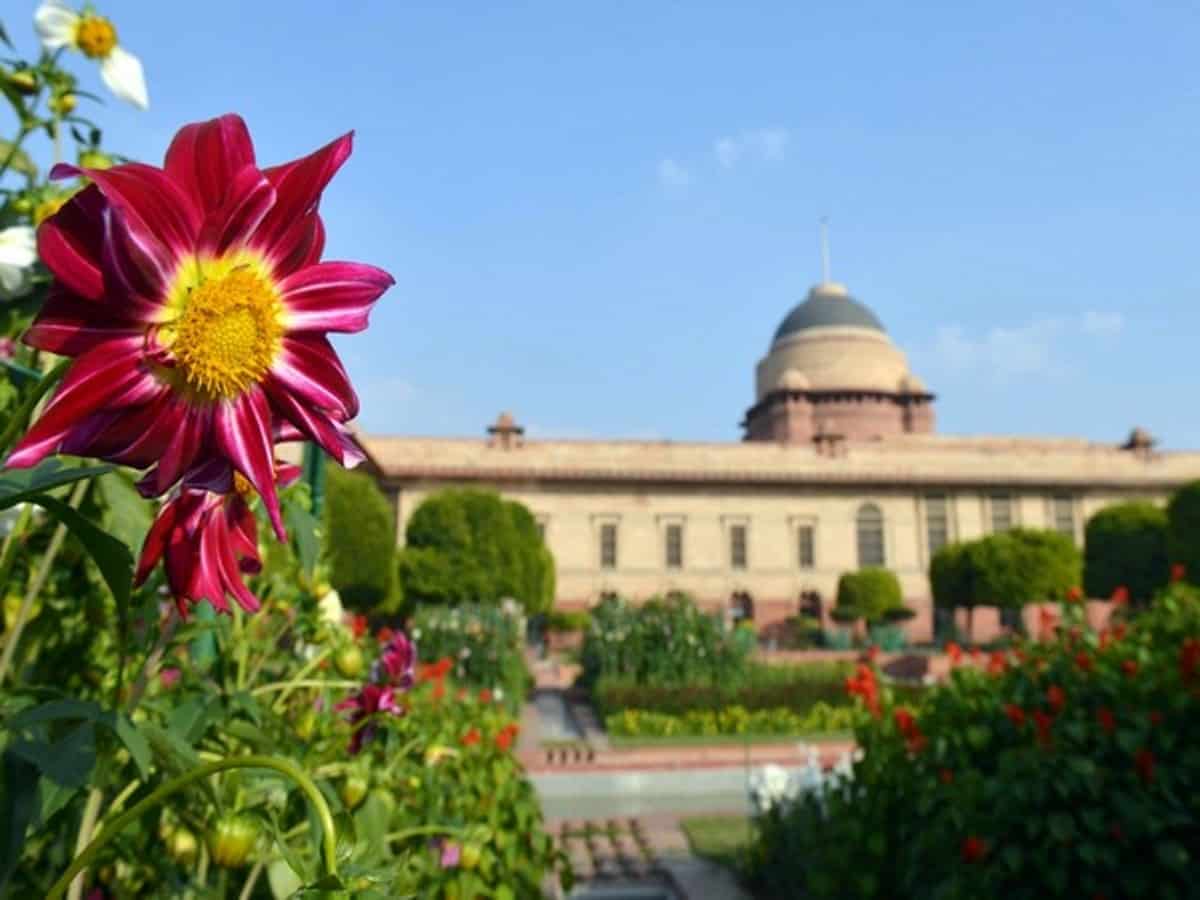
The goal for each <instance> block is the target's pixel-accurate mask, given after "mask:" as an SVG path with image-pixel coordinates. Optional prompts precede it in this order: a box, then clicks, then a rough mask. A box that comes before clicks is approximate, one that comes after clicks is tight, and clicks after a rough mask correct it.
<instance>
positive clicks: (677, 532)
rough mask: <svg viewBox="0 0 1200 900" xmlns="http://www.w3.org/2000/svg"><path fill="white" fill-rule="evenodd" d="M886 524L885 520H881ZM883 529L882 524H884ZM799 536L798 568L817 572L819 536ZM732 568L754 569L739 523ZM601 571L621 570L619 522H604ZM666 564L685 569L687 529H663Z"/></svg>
mask: <svg viewBox="0 0 1200 900" xmlns="http://www.w3.org/2000/svg"><path fill="white" fill-rule="evenodd" d="M881 522H882V519H881ZM880 527H881V529H882V524H881V526H880ZM795 533H796V565H797V566H798V567H799V568H801V569H813V568H816V565H817V553H816V534H815V528H814V526H812V525H800V526H798V527H797V528H796V530H795ZM728 534H729V567H730V568H731V569H746V568H749V565H750V553H749V549H748V540H747V527H746V526H745V525H744V524H741V523H738V524H733V525H730V526H729V532H728ZM599 539H600V554H599V555H600V568H602V569H615V568H617V559H618V545H617V525H616V523H615V522H604V523H602V524H601V525H600V531H599ZM879 540H880V546H881V547H882V541H883V533H882V530H881V531H880V536H879ZM663 564H664V565H665V566H666V567H667V568H668V569H682V568H683V567H684V552H683V525H682V524H680V523H678V522H671V523H669V524H668V525H666V526H665V527H664V528H663Z"/></svg>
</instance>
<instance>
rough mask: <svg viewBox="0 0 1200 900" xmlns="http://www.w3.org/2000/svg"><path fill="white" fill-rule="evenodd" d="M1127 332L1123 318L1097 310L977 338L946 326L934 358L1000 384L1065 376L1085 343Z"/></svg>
mask: <svg viewBox="0 0 1200 900" xmlns="http://www.w3.org/2000/svg"><path fill="white" fill-rule="evenodd" d="M1123 327H1124V319H1123V318H1122V317H1121V315H1120V314H1119V313H1110V312H1101V311H1097V310H1089V311H1088V312H1086V313H1084V314H1083V315H1082V316H1078V317H1071V318H1065V317H1052V318H1042V319H1035V320H1033V321H1032V322H1028V323H1026V324H1024V325H1018V326H1015V327H997V328H992V329H990V330H989V331H987V332H986V333H985V334H982V335H979V336H977V337H976V336H972V335H969V334H967V333H966V331H964V329H963V328H962V327H960V326H958V325H944V326H942V327H941V328H939V329H938V330H937V333H936V337H935V339H934V353H935V356H936V357H937V359H938V360H940V362H941V363H942V365H944V366H945V367H946V368H948V369H951V370H954V371H957V372H967V371H975V372H982V373H990V374H991V375H993V376H994V377H997V378H1001V379H1008V378H1020V377H1028V376H1051V375H1061V374H1063V373H1065V372H1066V371H1067V368H1068V367H1067V363H1068V361H1069V359H1070V355H1071V352H1072V348H1073V347H1075V346H1077V345H1078V342H1079V340H1080V339H1081V338H1105V337H1112V336H1114V335H1116V334H1119V333H1120V331H1121V329H1122V328H1123Z"/></svg>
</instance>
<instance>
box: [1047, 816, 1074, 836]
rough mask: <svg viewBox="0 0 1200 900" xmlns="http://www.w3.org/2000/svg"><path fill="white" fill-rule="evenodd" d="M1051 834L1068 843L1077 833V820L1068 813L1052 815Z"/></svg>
mask: <svg viewBox="0 0 1200 900" xmlns="http://www.w3.org/2000/svg"><path fill="white" fill-rule="evenodd" d="M1050 834H1051V836H1052V837H1053V838H1054V839H1055V840H1056V841H1058V842H1059V843H1066V842H1067V841H1069V840H1070V839H1071V837H1072V836H1073V835H1074V834H1075V822H1074V820H1072V818H1071V817H1070V816H1068V815H1067V814H1066V813H1054V814H1052V815H1051V816H1050Z"/></svg>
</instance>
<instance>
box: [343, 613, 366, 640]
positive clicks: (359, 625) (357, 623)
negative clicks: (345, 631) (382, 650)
mask: <svg viewBox="0 0 1200 900" xmlns="http://www.w3.org/2000/svg"><path fill="white" fill-rule="evenodd" d="M346 618H347V620H348V624H349V625H350V633H351V634H352V635H354V637H355V638H360V637H362V636H363V635H364V634H366V633H367V617H366V616H362V615H348V616H347V617H346Z"/></svg>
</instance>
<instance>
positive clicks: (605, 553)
mask: <svg viewBox="0 0 1200 900" xmlns="http://www.w3.org/2000/svg"><path fill="white" fill-rule="evenodd" d="M616 567H617V526H616V524H614V523H613V522H605V523H604V524H603V525H601V526H600V568H602V569H615V568H616Z"/></svg>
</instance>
